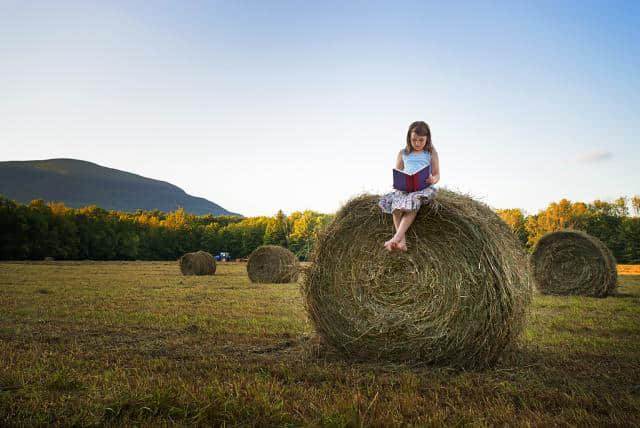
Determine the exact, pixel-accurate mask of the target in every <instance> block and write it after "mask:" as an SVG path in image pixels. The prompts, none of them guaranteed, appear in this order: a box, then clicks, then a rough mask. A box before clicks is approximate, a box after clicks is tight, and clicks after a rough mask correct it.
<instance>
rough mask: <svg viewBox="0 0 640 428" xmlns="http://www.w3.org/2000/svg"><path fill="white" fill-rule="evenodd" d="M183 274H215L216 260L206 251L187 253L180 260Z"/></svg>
mask: <svg viewBox="0 0 640 428" xmlns="http://www.w3.org/2000/svg"><path fill="white" fill-rule="evenodd" d="M178 262H179V263H180V272H182V274H183V275H213V274H214V273H216V260H215V259H214V258H213V256H212V255H211V254H209V253H207V252H206V251H202V250H200V251H196V252H195V253H186V254H184V255H183V256H182V257H180V259H179V260H178Z"/></svg>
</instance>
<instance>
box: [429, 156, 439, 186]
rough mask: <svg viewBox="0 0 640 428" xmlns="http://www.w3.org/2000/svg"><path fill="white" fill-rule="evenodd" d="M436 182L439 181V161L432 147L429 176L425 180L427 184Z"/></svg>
mask: <svg viewBox="0 0 640 428" xmlns="http://www.w3.org/2000/svg"><path fill="white" fill-rule="evenodd" d="M438 181H440V159H438V152H437V151H436V148H435V147H434V148H433V150H432V151H431V176H430V177H429V178H427V183H429V184H436V183H437V182H438Z"/></svg>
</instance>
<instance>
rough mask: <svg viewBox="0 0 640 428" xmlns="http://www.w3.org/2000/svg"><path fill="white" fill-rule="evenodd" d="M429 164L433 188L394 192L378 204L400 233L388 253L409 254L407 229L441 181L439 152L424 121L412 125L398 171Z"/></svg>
mask: <svg viewBox="0 0 640 428" xmlns="http://www.w3.org/2000/svg"><path fill="white" fill-rule="evenodd" d="M429 164H431V175H430V176H429V178H427V184H429V185H430V186H429V187H427V188H425V189H423V190H419V191H417V192H411V193H407V192H403V191H401V190H394V191H393V192H391V193H387V194H386V195H382V196H381V197H380V201H379V202H378V205H379V206H380V208H382V211H384V212H385V213H387V214H391V215H392V216H393V225H394V227H395V231H396V233H395V234H394V235H393V237H392V238H391V239H389V240H388V241H387V242H385V243H384V248H386V249H387V250H388V251H393V250H400V251H407V241H406V233H407V229H409V226H411V223H413V220H415V218H416V215H417V214H418V210H419V209H420V205H421V204H422V202H423V199H424V200H425V201H429V200H431V198H433V196H434V195H435V193H436V191H435V189H434V188H433V187H431V185H433V184H436V183H437V182H438V181H440V163H439V161H438V152H436V149H435V148H434V147H433V144H431V130H430V129H429V125H427V124H426V123H425V122H422V121H418V122H413V123H412V124H411V125H409V131H408V132H407V147H405V148H404V149H402V150H400V152H399V153H398V157H397V159H396V169H399V170H402V171H404V172H406V173H407V174H413V173H414V172H416V171H418V170H420V169H421V168H423V167H425V166H427V165H429Z"/></svg>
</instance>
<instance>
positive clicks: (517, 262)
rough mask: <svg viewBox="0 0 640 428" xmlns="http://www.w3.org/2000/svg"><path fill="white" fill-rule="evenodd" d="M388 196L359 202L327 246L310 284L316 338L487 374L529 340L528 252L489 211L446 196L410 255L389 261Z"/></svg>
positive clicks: (305, 285) (380, 355)
mask: <svg viewBox="0 0 640 428" xmlns="http://www.w3.org/2000/svg"><path fill="white" fill-rule="evenodd" d="M378 199H379V196H376V195H363V196H360V197H357V198H355V199H352V200H351V201H349V202H348V203H347V204H346V205H345V206H344V207H342V208H341V209H340V211H339V212H338V213H337V214H336V218H335V220H334V221H333V222H332V223H331V224H330V225H329V226H328V227H327V228H326V229H325V231H324V232H323V233H322V234H321V235H320V236H319V237H318V239H317V241H316V246H315V248H314V250H313V252H312V255H311V259H310V261H311V262H312V264H311V265H310V266H309V267H308V268H306V270H305V276H304V279H303V281H302V293H303V297H304V301H305V306H306V309H307V312H308V314H309V316H310V318H311V320H312V322H313V324H314V327H315V330H316V333H317V334H318V335H320V336H321V337H322V339H324V341H325V342H326V343H328V344H329V345H331V346H332V347H334V348H336V349H337V350H339V351H342V352H343V353H345V354H347V355H350V356H354V357H356V358H361V359H368V360H383V361H398V362H403V361H412V362H417V363H419V364H434V365H445V366H451V367H465V368H481V367H486V366H489V365H491V364H493V363H494V362H495V361H496V360H497V359H498V357H499V356H500V354H501V353H502V351H503V350H504V349H505V348H506V347H507V346H509V345H511V344H513V343H514V342H515V340H516V338H517V337H518V335H519V334H520V333H521V331H522V329H523V326H524V322H525V315H526V308H527V305H528V304H529V303H530V301H531V295H532V292H531V291H532V285H531V281H530V278H529V273H528V269H527V261H526V254H525V251H524V248H523V247H522V245H521V244H520V242H519V241H518V240H517V238H516V237H515V235H514V234H513V233H512V232H511V229H510V228H509V226H507V225H506V224H505V223H504V222H503V221H502V220H501V219H500V218H499V217H498V216H497V215H496V214H495V213H494V212H493V211H492V210H491V209H490V208H489V207H487V206H486V205H484V204H482V203H479V202H476V201H474V200H473V199H471V198H469V197H467V196H464V195H460V194H457V193H454V192H450V191H447V190H439V192H438V194H437V195H436V197H435V198H434V199H433V201H432V202H431V203H429V204H426V205H423V207H422V208H421V209H420V211H419V212H418V216H417V218H416V220H415V222H414V224H413V225H412V226H411V228H410V229H409V231H408V233H407V244H408V247H409V249H408V251H407V252H392V253H389V252H387V251H386V250H385V249H384V248H383V246H382V244H383V243H384V241H386V240H387V239H389V238H390V236H391V234H392V227H393V223H392V218H391V216H390V215H388V214H384V213H382V212H381V210H380V208H379V207H378Z"/></svg>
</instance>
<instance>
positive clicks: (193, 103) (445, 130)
mask: <svg viewBox="0 0 640 428" xmlns="http://www.w3.org/2000/svg"><path fill="white" fill-rule="evenodd" d="M447 3H450V4H445V2H439V1H438V2H436V1H434V2H427V1H416V2H413V1H374V0H372V1H347V0H341V1H332V0H328V1H323V2H312V1H275V0H274V1H261V0H260V1H258V0H256V1H240V0H233V1H231V0H229V1H188V2H186V1H178V0H176V1H153V2H148V1H115V0H114V1H74V2H70V1H64V0H59V1H55V2H51V1H23V0H0V145H1V150H0V161H8V160H34V159H51V158H75V159H82V160H87V161H91V162H95V163H97V164H99V165H103V166H107V167H110V168H116V169H120V170H124V171H129V172H133V173H136V174H139V175H143V176H146V177H150V178H154V179H158V180H163V181H167V182H170V183H172V184H175V185H177V186H179V187H181V188H182V189H184V190H185V191H186V192H187V193H189V194H191V195H194V196H199V197H204V198H207V199H209V200H210V201H213V202H215V203H217V204H219V205H221V206H222V207H224V208H225V209H227V210H230V211H233V212H238V213H241V214H243V215H245V216H258V215H273V214H274V213H275V212H276V211H277V210H279V209H282V210H283V211H284V212H285V213H291V212H293V211H302V210H305V209H312V210H315V211H319V212H324V213H331V212H335V211H336V210H337V209H338V208H339V207H340V206H341V205H342V204H343V203H344V202H346V201H347V200H349V199H350V198H351V197H353V196H356V195H359V194H361V193H364V192H369V193H385V192H388V191H390V190H391V179H392V174H391V169H392V168H393V166H394V164H395V158H396V155H397V153H398V150H400V149H401V148H402V147H404V145H405V144H406V133H407V128H408V126H409V124H410V123H411V122H413V121H416V120H424V121H426V122H427V123H428V124H429V125H430V127H431V132H432V137H433V144H434V146H435V147H436V149H437V150H438V153H439V158H440V169H441V179H440V182H439V183H438V184H437V185H436V187H441V188H448V189H451V190H455V191H459V192H464V193H466V194H469V195H471V196H472V197H474V198H476V199H478V200H480V201H482V202H485V203H487V204H489V205H490V206H492V207H494V208H521V209H523V210H525V212H527V213H536V212H537V211H538V210H540V209H544V208H545V207H546V206H547V205H548V204H549V203H550V202H553V201H558V200H560V199H562V198H567V199H570V200H572V201H584V202H590V201H593V200H595V199H603V200H613V199H615V198H617V197H619V196H622V195H627V196H632V195H637V194H640V167H639V165H640V149H639V143H640V141H638V135H640V117H639V114H640V2H637V1H604V0H603V1H575V2H574V1H535V2H529V1H526V2H525V1H522V2H521V1H504V2H501V1H492V2H486V1H482V2H481V1H455V2H447Z"/></svg>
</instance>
